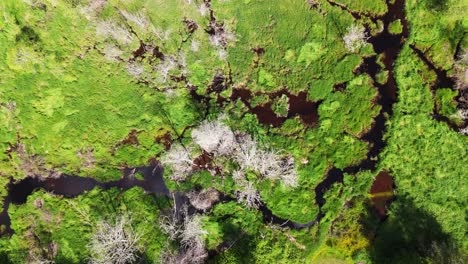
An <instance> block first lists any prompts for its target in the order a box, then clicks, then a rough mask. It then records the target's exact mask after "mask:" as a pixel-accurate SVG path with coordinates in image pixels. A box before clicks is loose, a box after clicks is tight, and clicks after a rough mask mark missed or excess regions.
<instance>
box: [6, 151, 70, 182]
mask: <svg viewBox="0 0 468 264" xmlns="http://www.w3.org/2000/svg"><path fill="white" fill-rule="evenodd" d="M15 151H16V153H17V155H18V158H19V160H20V164H19V167H18V169H19V170H20V171H22V172H23V173H24V175H26V176H31V177H38V178H58V177H60V175H61V173H60V172H58V171H56V170H53V169H50V168H47V166H46V162H45V160H44V158H43V157H42V156H39V155H35V154H30V153H28V151H27V150H26V146H25V145H23V144H18V145H17V146H16V149H15Z"/></svg>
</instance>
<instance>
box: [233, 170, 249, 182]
mask: <svg viewBox="0 0 468 264" xmlns="http://www.w3.org/2000/svg"><path fill="white" fill-rule="evenodd" d="M232 178H233V179H234V182H235V183H236V184H237V185H242V184H243V183H245V181H246V179H245V173H244V172H243V171H242V170H235V171H233V172H232Z"/></svg>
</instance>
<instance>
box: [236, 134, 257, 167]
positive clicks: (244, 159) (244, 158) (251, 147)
mask: <svg viewBox="0 0 468 264" xmlns="http://www.w3.org/2000/svg"><path fill="white" fill-rule="evenodd" d="M237 142H238V147H237V148H236V151H235V153H234V159H235V160H236V161H237V163H239V165H240V166H241V168H242V169H245V168H253V169H256V168H257V166H258V153H259V151H260V150H259V149H258V146H257V141H255V140H254V139H252V137H251V136H250V135H238V136H237Z"/></svg>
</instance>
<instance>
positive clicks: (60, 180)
mask: <svg viewBox="0 0 468 264" xmlns="http://www.w3.org/2000/svg"><path fill="white" fill-rule="evenodd" d="M162 172H163V169H162V167H161V166H160V165H159V164H157V163H156V164H153V165H151V166H141V167H136V168H125V169H123V170H122V173H123V177H122V178H121V179H119V180H116V181H109V182H99V181H97V180H95V179H93V178H87V177H79V176H73V175H65V174H62V175H60V176H59V177H57V178H45V179H42V178H37V177H27V178H25V179H23V180H21V181H18V182H14V181H13V179H11V180H10V183H9V184H8V186H7V188H8V196H7V197H5V200H4V205H3V211H2V213H1V214H0V225H2V226H5V229H4V230H3V232H2V234H5V233H10V234H11V233H12V231H13V230H12V229H11V227H10V224H11V222H10V217H9V215H8V208H9V205H10V204H11V203H13V204H24V203H25V202H26V201H27V198H28V196H29V195H31V194H32V193H33V192H34V191H36V190H38V189H43V190H45V191H47V192H50V193H53V194H55V195H62V196H64V197H67V198H74V197H77V196H78V195H81V194H83V193H84V192H86V191H90V190H92V189H94V188H96V187H99V188H101V189H104V190H107V189H110V188H114V187H115V188H120V189H122V190H128V189H130V188H133V187H140V188H142V189H143V190H145V191H146V192H149V193H152V194H156V195H158V196H167V197H170V192H169V189H168V188H167V187H166V184H165V183H164V179H163V177H162ZM136 173H140V174H141V175H143V180H139V179H137V178H136V177H134V175H135V174H136Z"/></svg>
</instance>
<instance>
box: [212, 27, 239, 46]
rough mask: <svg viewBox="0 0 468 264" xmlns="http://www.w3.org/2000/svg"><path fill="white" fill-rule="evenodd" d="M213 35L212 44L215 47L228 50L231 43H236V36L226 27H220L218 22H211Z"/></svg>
mask: <svg viewBox="0 0 468 264" xmlns="http://www.w3.org/2000/svg"><path fill="white" fill-rule="evenodd" d="M210 27H211V28H212V29H213V31H214V32H213V34H211V35H210V42H211V44H212V45H213V46H215V47H222V48H226V47H227V45H228V44H229V43H232V42H235V41H236V35H235V34H234V32H233V31H231V30H230V29H229V28H228V27H227V26H226V25H224V24H222V25H219V24H218V23H216V21H211V22H210Z"/></svg>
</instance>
